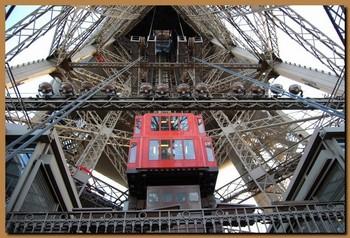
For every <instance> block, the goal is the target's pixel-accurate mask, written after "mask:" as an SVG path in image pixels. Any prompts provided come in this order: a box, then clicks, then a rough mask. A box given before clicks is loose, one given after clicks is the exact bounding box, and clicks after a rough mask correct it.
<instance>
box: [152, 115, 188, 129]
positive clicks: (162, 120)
mask: <svg viewBox="0 0 350 238" xmlns="http://www.w3.org/2000/svg"><path fill="white" fill-rule="evenodd" d="M151 130H152V131H160V130H161V131H169V130H172V131H187V130H188V119H187V117H185V116H171V117H168V116H161V117H159V116H154V117H152V119H151Z"/></svg>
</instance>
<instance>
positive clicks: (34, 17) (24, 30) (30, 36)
mask: <svg viewBox="0 0 350 238" xmlns="http://www.w3.org/2000/svg"><path fill="white" fill-rule="evenodd" d="M72 9H73V7H71V6H68V7H61V6H40V7H39V8H37V9H36V10H34V11H33V12H32V13H30V14H29V15H27V16H26V17H24V18H23V19H22V20H20V21H19V22H17V23H16V24H14V25H13V26H12V27H10V28H9V29H7V30H6V32H5V42H6V53H5V58H6V60H7V61H10V60H12V59H13V58H14V57H15V56H16V55H18V54H19V53H20V52H22V51H23V50H24V49H26V48H28V47H29V46H30V45H31V44H32V43H33V42H34V41H36V40H37V39H39V38H40V37H42V36H43V35H45V34H46V33H47V32H48V31H49V30H51V29H53V28H54V27H56V26H57V24H58V23H59V22H61V21H64V19H66V18H67V17H68V16H69V14H70V12H71V10H72ZM47 18H48V19H47ZM42 19H44V20H42ZM13 40H15V42H11V41H13Z"/></svg>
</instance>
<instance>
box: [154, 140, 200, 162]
mask: <svg viewBox="0 0 350 238" xmlns="http://www.w3.org/2000/svg"><path fill="white" fill-rule="evenodd" d="M159 155H160V158H159ZM159 159H160V160H171V159H173V160H182V159H186V160H194V159H195V152H194V144H193V141H192V140H160V141H158V140H151V141H150V142H149V160H159Z"/></svg>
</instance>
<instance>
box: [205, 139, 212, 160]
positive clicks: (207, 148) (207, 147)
mask: <svg viewBox="0 0 350 238" xmlns="http://www.w3.org/2000/svg"><path fill="white" fill-rule="evenodd" d="M205 149H206V151H207V158H208V161H214V151H213V148H212V146H211V143H210V142H205Z"/></svg>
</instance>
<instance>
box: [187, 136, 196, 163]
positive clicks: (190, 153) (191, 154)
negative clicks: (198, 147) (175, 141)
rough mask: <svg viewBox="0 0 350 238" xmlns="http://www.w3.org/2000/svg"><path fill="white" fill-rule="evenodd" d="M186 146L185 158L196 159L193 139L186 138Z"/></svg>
mask: <svg viewBox="0 0 350 238" xmlns="http://www.w3.org/2000/svg"><path fill="white" fill-rule="evenodd" d="M184 146H185V159H188V160H194V159H195V156H194V146H193V141H192V140H184Z"/></svg>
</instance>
